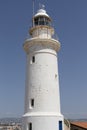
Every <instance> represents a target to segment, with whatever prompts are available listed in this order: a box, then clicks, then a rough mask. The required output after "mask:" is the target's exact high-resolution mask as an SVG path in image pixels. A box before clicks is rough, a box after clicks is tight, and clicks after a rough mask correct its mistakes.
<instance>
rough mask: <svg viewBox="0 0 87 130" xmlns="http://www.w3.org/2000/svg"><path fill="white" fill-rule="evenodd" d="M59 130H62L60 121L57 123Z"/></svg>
mask: <svg viewBox="0 0 87 130" xmlns="http://www.w3.org/2000/svg"><path fill="white" fill-rule="evenodd" d="M59 130H62V121H59Z"/></svg>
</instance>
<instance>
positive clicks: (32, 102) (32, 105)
mask: <svg viewBox="0 0 87 130" xmlns="http://www.w3.org/2000/svg"><path fill="white" fill-rule="evenodd" d="M33 107H34V99H31V108H33Z"/></svg>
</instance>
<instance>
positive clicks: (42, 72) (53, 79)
mask: <svg viewBox="0 0 87 130" xmlns="http://www.w3.org/2000/svg"><path fill="white" fill-rule="evenodd" d="M29 34H30V38H27V39H26V40H25V42H24V45H23V47H24V50H25V52H26V58H27V60H26V62H27V63H26V86H25V109H24V115H23V130H64V119H63V115H62V114H61V109H60V91H59V75H58V57H57V53H58V51H59V49H60V42H59V41H58V40H57V39H55V38H54V35H55V30H54V28H53V27H52V19H51V17H50V16H49V15H48V14H47V13H46V10H45V9H44V8H40V9H39V10H38V11H37V13H36V14H35V15H34V16H33V18H32V27H31V28H30V30H29Z"/></svg>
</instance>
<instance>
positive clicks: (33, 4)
mask: <svg viewBox="0 0 87 130" xmlns="http://www.w3.org/2000/svg"><path fill="white" fill-rule="evenodd" d="M34 6H35V0H32V8H33V12H32V15H33V17H34ZM33 26H34V18H33Z"/></svg>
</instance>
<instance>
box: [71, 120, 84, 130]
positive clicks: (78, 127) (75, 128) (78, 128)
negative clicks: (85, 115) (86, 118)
mask: <svg viewBox="0 0 87 130" xmlns="http://www.w3.org/2000/svg"><path fill="white" fill-rule="evenodd" d="M71 130H87V122H77V121H76V122H71Z"/></svg>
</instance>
